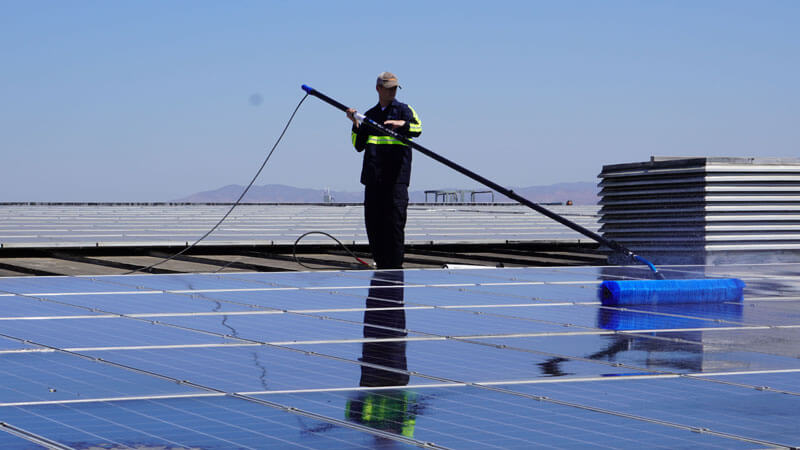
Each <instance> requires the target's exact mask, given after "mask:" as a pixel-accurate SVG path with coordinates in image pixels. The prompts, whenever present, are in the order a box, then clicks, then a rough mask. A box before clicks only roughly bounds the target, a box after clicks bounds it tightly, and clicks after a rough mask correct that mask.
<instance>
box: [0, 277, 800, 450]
mask: <svg viewBox="0 0 800 450" xmlns="http://www.w3.org/2000/svg"><path fill="white" fill-rule="evenodd" d="M662 271H663V272H664V273H665V274H666V275H667V277H668V278H687V277H688V278H696V277H714V276H725V277H739V278H743V279H744V280H745V281H746V282H747V283H748V288H747V291H746V296H745V301H744V303H742V304H739V303H731V304H718V305H674V304H673V305H669V306H665V307H652V306H650V307H628V308H610V307H603V306H601V305H600V303H599V301H598V300H597V285H598V283H599V280H600V279H630V278H647V277H648V273H647V270H646V269H643V268H639V267H629V268H619V267H599V268H598V267H573V268H525V269H469V270H406V271H388V272H372V271H340V272H339V271H337V272H315V273H308V272H307V273H231V274H188V275H134V276H96V277H35V278H34V277H17V278H3V279H0V292H1V293H0V302H2V305H3V308H2V310H1V312H0V316H1V317H0V361H2V362H1V363H0V430H2V431H3V432H0V447H2V448H32V447H35V446H37V445H42V446H49V447H52V448H129V447H130V448H268V447H287V448H288V447H305V448H309V447H311V448H320V447H324V448H399V447H404V446H420V447H430V448H441V447H449V448H474V447H481V448H531V447H551V448H564V447H602V448H641V447H654V448H687V447H692V448H703V447H707V448H726V449H727V448H764V447H781V446H784V447H788V446H793V445H798V444H800V429H798V427H797V422H798V411H800V359H799V358H800V347H798V346H797V342H798V337H800V295H798V294H800V292H798V291H799V290H800V284H799V283H798V281H800V279H799V278H798V276H797V275H796V274H795V271H794V269H793V267H791V266H780V265H747V266H737V265H729V266H715V267H702V266H696V267H692V266H675V267H664V268H662Z"/></svg>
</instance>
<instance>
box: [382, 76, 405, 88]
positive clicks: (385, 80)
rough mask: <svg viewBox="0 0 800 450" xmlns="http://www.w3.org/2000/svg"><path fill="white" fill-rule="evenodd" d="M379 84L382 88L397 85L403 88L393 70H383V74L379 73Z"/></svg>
mask: <svg viewBox="0 0 800 450" xmlns="http://www.w3.org/2000/svg"><path fill="white" fill-rule="evenodd" d="M377 85H378V86H380V87H382V88H393V87H395V86H397V87H398V88H400V89H403V88H402V86H400V84H399V83H398V81H397V76H396V75H395V74H393V73H392V72H381V74H380V75H378V81H377Z"/></svg>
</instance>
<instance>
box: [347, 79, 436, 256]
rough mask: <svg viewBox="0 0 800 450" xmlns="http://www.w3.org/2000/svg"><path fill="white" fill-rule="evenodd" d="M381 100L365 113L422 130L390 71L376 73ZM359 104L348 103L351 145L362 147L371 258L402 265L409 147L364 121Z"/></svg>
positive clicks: (398, 128)
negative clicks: (358, 114) (400, 96)
mask: <svg viewBox="0 0 800 450" xmlns="http://www.w3.org/2000/svg"><path fill="white" fill-rule="evenodd" d="M375 89H376V90H377V92H378V104H377V105H375V106H373V107H372V108H371V109H370V110H369V111H367V112H366V113H365V114H364V115H365V116H366V117H368V118H369V119H371V120H373V121H375V122H377V123H379V124H382V125H384V126H385V127H387V128H390V129H392V130H393V131H394V132H395V133H397V134H399V135H401V136H404V137H407V138H413V137H417V136H419V135H420V134H421V133H422V124H421V122H420V120H419V117H418V116H417V113H416V112H415V111H414V109H413V108H411V107H410V106H408V105H406V104H405V103H401V102H399V101H397V99H396V98H395V96H396V95H397V90H398V89H400V85H399V84H398V81H397V77H396V76H395V75H394V74H392V73H390V72H382V73H381V74H380V75H378V80H377V82H376V86H375ZM355 113H356V110H355V109H352V108H351V109H348V110H347V117H348V118H349V119H350V120H351V121H352V122H353V128H352V139H353V146H354V147H355V148H356V150H358V151H359V152H361V151H363V152H364V163H363V166H362V168H361V183H362V184H363V185H364V222H365V225H366V227H367V238H368V239H369V246H370V251H372V258H373V259H374V260H375V264H376V266H377V268H378V269H402V267H403V256H404V250H405V249H404V243H405V226H406V209H407V208H408V184H409V181H410V179H411V148H410V147H409V146H408V145H406V144H404V143H403V142H401V141H399V140H397V139H395V138H394V137H392V136H387V135H385V133H380V132H378V131H377V130H375V129H371V128H370V127H368V126H365V125H363V124H360V123H359V121H358V119H357V118H356V117H355Z"/></svg>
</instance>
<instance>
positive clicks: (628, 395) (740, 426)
mask: <svg viewBox="0 0 800 450" xmlns="http://www.w3.org/2000/svg"><path fill="white" fill-rule="evenodd" d="M506 388H508V389H510V390H512V391H517V392H522V393H525V394H530V395H544V396H547V397H551V398H553V399H556V400H561V401H566V402H575V403H579V404H581V405H586V406H591V407H597V408H603V409H608V410H612V411H618V412H625V413H627V414H634V415H637V416H641V417H646V418H652V419H657V420H664V421H668V422H671V423H677V424H682V425H687V426H691V427H698V428H708V429H710V430H713V431H718V432H723V433H729V434H733V435H737V436H746V437H750V438H754V439H760V440H764V441H768V442H773V443H777V444H781V445H787V446H792V445H797V444H798V443H800V429H798V428H797V411H799V410H800V396H793V395H786V394H780V393H775V392H768V391H758V390H755V389H750V388H744V387H739V386H730V385H725V384H721V383H711V382H707V381H701V380H695V379H691V378H672V379H657V380H636V379H630V380H625V381H624V382H616V381H609V382H602V381H595V382H583V383H562V384H559V385H557V386H556V385H545V384H537V385H513V386H506Z"/></svg>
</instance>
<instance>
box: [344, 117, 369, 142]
mask: <svg viewBox="0 0 800 450" xmlns="http://www.w3.org/2000/svg"><path fill="white" fill-rule="evenodd" d="M346 113H347V118H348V119H350V120H351V121H352V122H353V127H352V128H351V129H350V139H351V140H352V141H353V147H355V149H356V151H359V152H363V151H364V149H365V148H367V137H368V136H367V133H365V132H364V127H362V126H361V124H360V123H358V119H356V116H355V114H356V110H355V109H353V108H350V109H348V110H347V111H346Z"/></svg>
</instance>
